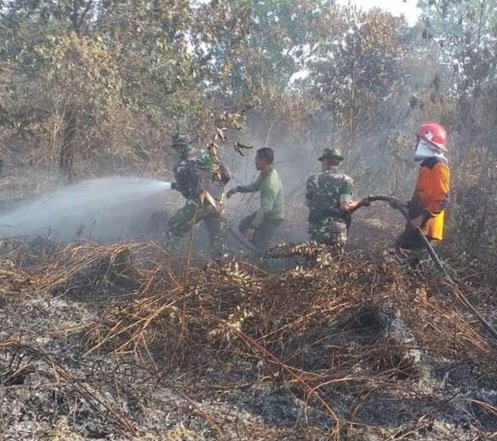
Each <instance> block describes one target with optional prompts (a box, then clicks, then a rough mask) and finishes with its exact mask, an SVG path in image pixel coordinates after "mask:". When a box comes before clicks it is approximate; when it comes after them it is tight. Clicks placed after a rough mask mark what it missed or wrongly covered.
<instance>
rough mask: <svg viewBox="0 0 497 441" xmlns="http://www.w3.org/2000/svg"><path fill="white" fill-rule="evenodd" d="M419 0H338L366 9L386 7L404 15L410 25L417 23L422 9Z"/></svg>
mask: <svg viewBox="0 0 497 441" xmlns="http://www.w3.org/2000/svg"><path fill="white" fill-rule="evenodd" d="M417 2H418V0H337V3H340V4H344V5H346V4H348V3H351V4H353V5H357V6H359V7H361V8H363V9H365V10H367V9H371V8H373V7H377V8H381V9H385V10H386V11H389V12H390V13H392V14H393V15H397V16H399V15H404V16H405V18H406V20H407V22H408V23H409V25H410V26H412V25H414V24H415V23H416V20H417V18H418V16H419V12H420V10H419V9H418V8H417V6H416V4H417Z"/></svg>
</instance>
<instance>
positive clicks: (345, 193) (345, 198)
mask: <svg viewBox="0 0 497 441" xmlns="http://www.w3.org/2000/svg"><path fill="white" fill-rule="evenodd" d="M352 186H353V181H352V179H350V178H349V177H345V178H344V179H343V181H342V185H341V186H340V210H341V211H343V212H344V213H347V212H348V211H350V210H352V209H353V208H355V206H356V205H357V202H354V201H353V200H352Z"/></svg>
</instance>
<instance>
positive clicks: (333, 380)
mask: <svg viewBox="0 0 497 441" xmlns="http://www.w3.org/2000/svg"><path fill="white" fill-rule="evenodd" d="M26 254H27V250H26V248H25V247H24V246H23V245H22V243H21V242H19V243H17V244H16V245H15V246H13V247H12V250H11V251H10V252H9V253H8V254H6V255H5V258H4V259H3V260H2V265H1V267H0V286H1V287H2V293H3V294H4V295H8V296H11V297H12V296H13V297H15V296H23V295H25V293H26V292H28V291H29V292H30V293H31V294H32V293H37V295H40V296H46V297H47V298H53V297H61V296H72V295H75V293H79V294H78V295H79V296H81V295H83V294H84V293H87V294H88V293H89V290H90V289H91V291H92V293H91V295H92V297H98V296H106V295H110V294H112V296H113V301H112V302H109V303H108V306H106V307H104V309H103V310H102V313H101V316H100V318H99V320H97V321H94V322H92V323H88V324H86V326H85V330H84V342H85V343H84V344H85V349H86V351H87V352H86V356H87V357H89V356H92V355H93V354H96V353H109V352H112V353H114V354H117V355H119V356H123V357H125V356H129V355H132V356H133V357H134V358H135V359H136V360H137V361H138V362H139V363H141V364H142V365H148V366H150V369H151V371H152V372H157V373H158V372H164V371H173V370H176V371H177V370H178V369H179V370H181V371H182V372H184V375H185V376H186V377H187V378H188V380H187V381H186V382H184V384H187V385H189V386H187V387H195V386H194V385H197V386H199V385H200V383H201V381H200V380H201V379H204V380H205V378H208V377H209V375H211V374H209V372H212V371H214V372H215V374H214V375H211V377H209V378H210V384H209V387H210V388H216V387H217V388H226V389H233V388H238V387H245V386H244V385H243V384H241V383H239V382H238V383H237V382H236V381H234V380H233V379H232V372H233V369H235V368H236V366H239V365H240V364H244V363H245V364H246V363H248V364H249V365H250V366H252V371H253V374H254V375H255V376H256V377H257V379H256V382H257V383H271V384H274V385H277V386H278V387H281V388H283V389H285V390H288V391H290V392H291V393H292V394H293V395H294V396H295V397H297V398H298V399H299V400H301V401H302V403H304V408H305V409H306V410H305V412H307V409H308V406H311V407H313V408H318V409H320V412H322V414H323V415H326V418H327V419H328V421H329V422H330V423H329V424H330V429H329V430H326V431H325V432H326V433H325V434H326V437H328V438H326V439H350V438H347V437H353V436H354V435H355V436H359V435H360V434H361V433H366V432H367V433H375V434H376V435H377V436H380V437H382V439H410V438H409V436H410V435H409V434H410V433H414V432H416V431H419V430H422V429H423V427H424V426H425V425H426V422H425V421H424V420H422V419H420V420H419V424H415V425H414V426H413V427H411V428H410V429H409V430H407V431H405V433H396V431H395V430H386V429H385V428H382V427H380V426H371V425H367V424H364V423H360V422H359V420H358V419H357V415H358V414H360V412H361V407H362V405H363V403H364V400H365V399H366V398H367V397H368V396H369V395H374V394H375V393H378V392H380V391H382V390H384V389H388V390H389V391H390V392H393V391H396V393H397V394H399V396H406V397H407V396H410V395H412V394H413V393H414V394H418V396H419V397H421V398H423V399H428V396H426V395H423V392H422V391H421V390H420V389H416V387H415V386H413V384H416V382H419V381H420V379H421V378H422V377H423V375H424V373H423V371H422V366H421V363H420V359H419V357H420V354H422V355H423V356H429V357H433V358H435V359H457V360H458V362H460V363H464V362H468V363H473V364H474V363H475V360H476V361H477V363H480V364H484V365H485V366H486V367H487V368H492V369H495V367H497V366H495V365H496V364H497V361H496V360H495V352H494V351H495V350H494V349H493V348H492V346H491V345H490V344H489V342H488V341H487V340H486V338H485V336H484V334H483V333H482V331H481V330H480V329H477V328H475V326H474V325H473V324H472V323H470V322H468V320H467V318H466V316H465V315H464V314H462V313H461V312H460V311H459V310H458V309H457V308H456V307H455V304H454V303H453V301H452V299H451V297H450V296H447V291H448V287H447V286H445V284H444V283H443V281H442V280H441V279H440V278H430V279H426V278H425V276H424V275H423V274H421V273H413V272H406V271H405V270H401V269H400V268H399V267H398V265H397V264H396V263H395V262H390V263H389V262H385V261H383V262H378V261H375V260H372V259H370V258H369V257H368V256H366V255H364V254H362V253H360V252H352V253H348V254H345V255H341V256H339V257H338V256H335V257H333V258H327V259H321V260H319V259H317V260H318V262H321V265H319V264H318V265H315V266H314V267H313V268H307V269H302V268H296V269H293V270H289V271H287V272H284V273H278V274H267V273H265V272H264V271H262V270H260V269H259V268H258V267H257V266H254V265H252V264H249V263H243V262H236V261H231V262H226V263H223V264H221V265H218V264H213V263H210V264H206V265H204V266H198V265H191V266H190V270H189V271H188V273H185V272H182V271H181V270H179V269H180V268H181V267H182V265H181V262H178V260H177V259H174V258H172V257H170V256H168V255H167V254H166V253H164V252H163V251H162V250H161V249H160V248H159V247H157V246H156V245H155V244H149V243H129V244H116V245H109V246H104V245H99V244H95V243H90V242H85V243H79V244H72V245H69V246H67V247H63V248H58V247H55V248H53V249H50V251H49V252H45V251H43V250H42V249H39V250H35V251H33V250H32V249H31V250H30V251H29V253H28V254H29V256H28V257H26ZM27 261H29V266H26V265H25V263H26V262H27ZM23 262H24V263H23ZM20 268H22V269H20ZM3 343H5V346H15V345H18V344H19V342H18V341H16V340H14V339H13V340H11V341H9V342H7V343H6V342H3ZM57 372H58V374H57V375H58V376H59V377H62V378H64V375H66V374H64V372H65V371H64V370H61V368H60V367H59V368H57ZM157 375H160V374H157ZM66 377H67V375H66ZM66 381H69V378H66ZM251 382H252V380H250V381H249V384H252V383H251ZM76 385H77V384H76ZM75 387H76V386H75ZM77 388H78V390H79V391H80V392H81V394H85V393H87V392H88V391H86V390H85V389H84V388H82V386H81V385H77ZM197 391H198V390H197ZM350 391H353V394H352V395H353V396H355V397H356V399H355V400H353V401H352V402H350V403H348V404H347V405H344V404H343V403H341V402H340V397H341V396H344V394H348V393H349V394H350ZM90 398H91V399H94V398H92V397H90ZM90 398H88V399H90ZM477 404H480V403H477ZM481 406H482V407H485V404H482V405H481ZM435 410H436V409H434V412H435ZM485 410H486V411H489V410H491V411H492V412H493V410H494V409H493V408H490V407H488V406H487V407H486V408H485ZM107 411H108V412H109V415H111V416H112V417H113V418H114V419H115V420H116V421H118V422H119V423H120V425H121V426H122V427H124V429H129V430H128V432H130V433H133V432H134V429H133V428H132V427H133V426H132V425H131V423H129V422H128V421H127V419H125V418H124V417H123V416H122V415H120V414H117V413H116V414H112V410H111V409H110V408H108V409H107ZM197 412H199V413H201V414H203V416H204V417H205V419H206V421H210V424H211V425H212V427H214V428H215V429H213V430H215V431H217V432H219V434H222V433H223V428H222V426H223V425H222V422H220V421H219V418H217V417H214V416H213V415H209V414H208V412H206V411H205V410H203V411H202V410H201V409H200V408H197ZM304 419H305V416H304ZM128 424H129V426H127V425H128ZM250 430H251V431H252V432H253V433H256V432H257V430H260V431H262V432H264V431H266V432H265V435H264V436H263V438H264V439H281V436H282V432H281V431H280V430H278V431H276V432H274V433H271V430H274V429H269V428H263V427H262V426H260V427H258V428H251V429H250ZM295 430H297V429H295ZM307 430H320V429H318V428H317V427H315V426H312V427H311V428H309V427H308V429H307ZM295 433H296V432H295ZM261 436H262V435H261ZM285 436H286V435H285ZM318 437H319V435H316V439H317V438H318ZM288 439H290V438H288ZM295 439H297V438H295ZM309 439H312V438H309ZM357 439H360V438H357Z"/></svg>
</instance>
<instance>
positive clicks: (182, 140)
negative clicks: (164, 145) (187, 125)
mask: <svg viewBox="0 0 497 441" xmlns="http://www.w3.org/2000/svg"><path fill="white" fill-rule="evenodd" d="M189 145H190V140H189V139H188V136H186V135H185V134H184V133H180V132H176V133H174V134H173V136H172V138H171V147H175V146H179V147H188V146H189Z"/></svg>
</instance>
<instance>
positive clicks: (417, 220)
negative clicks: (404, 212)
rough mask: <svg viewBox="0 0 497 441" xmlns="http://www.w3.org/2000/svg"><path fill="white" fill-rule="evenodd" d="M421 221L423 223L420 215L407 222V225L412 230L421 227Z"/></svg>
mask: <svg viewBox="0 0 497 441" xmlns="http://www.w3.org/2000/svg"><path fill="white" fill-rule="evenodd" d="M423 221H424V217H423V215H422V214H420V215H419V216H417V217H415V218H413V219H411V220H410V221H409V225H410V226H411V228H413V229H416V228H420V227H421V225H423Z"/></svg>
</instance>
